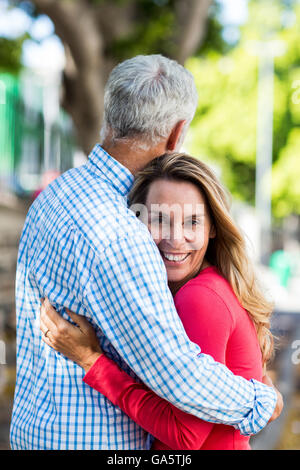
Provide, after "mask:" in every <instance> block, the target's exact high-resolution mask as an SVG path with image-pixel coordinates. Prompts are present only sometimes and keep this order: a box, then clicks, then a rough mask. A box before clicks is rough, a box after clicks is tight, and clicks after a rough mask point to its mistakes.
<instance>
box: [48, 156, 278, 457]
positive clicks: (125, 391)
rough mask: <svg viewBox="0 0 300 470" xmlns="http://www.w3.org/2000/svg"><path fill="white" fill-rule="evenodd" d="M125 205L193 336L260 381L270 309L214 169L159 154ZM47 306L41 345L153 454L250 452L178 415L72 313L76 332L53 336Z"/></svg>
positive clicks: (235, 435) (229, 435)
mask: <svg viewBox="0 0 300 470" xmlns="http://www.w3.org/2000/svg"><path fill="white" fill-rule="evenodd" d="M130 204H131V207H132V208H133V207H135V208H137V207H139V208H142V210H140V211H139V212H140V214H139V217H141V218H144V222H146V223H148V227H149V230H150V231H151V234H152V236H153V239H154V241H155V243H156V245H157V247H158V249H159V251H160V253H161V256H162V258H163V261H164V263H165V267H166V271H167V275H168V283H169V287H170V289H171V292H172V294H173V297H174V302H175V306H176V308H177V311H178V314H179V316H180V318H181V321H182V323H183V326H184V328H185V330H186V332H187V334H188V336H189V337H190V339H191V340H192V341H193V342H195V343H197V344H198V345H199V346H200V347H201V350H202V352H204V353H207V354H210V355H211V356H213V358H214V359H215V360H216V361H218V362H221V363H223V364H226V366H227V367H228V368H229V369H231V371H232V372H233V373H234V374H236V375H241V376H243V377H244V378H246V379H251V378H253V379H256V380H262V376H263V369H264V368H265V366H266V363H267V361H268V359H269V358H270V356H271V354H272V350H273V339H272V335H271V333H270V331H269V320H270V315H271V311H272V306H271V305H270V303H268V302H267V301H266V300H265V299H264V297H263V295H262V293H261V292H260V290H259V287H258V285H257V282H256V280H255V276H254V273H253V269H252V267H251V264H250V262H249V259H248V257H247V254H246V250H245V243H244V240H243V237H242V236H241V234H240V232H239V230H238V228H237V227H236V225H235V223H234V222H233V220H232V218H231V216H230V214H229V203H228V197H227V193H226V192H225V190H224V188H223V187H222V186H221V184H220V183H219V181H218V180H217V178H216V177H215V175H214V174H213V172H212V171H211V170H210V169H209V168H208V167H207V166H206V165H205V164H204V163H202V162H200V161H199V160H196V159H195V158H193V157H190V156H188V155H185V154H179V153H174V154H168V155H163V156H161V157H159V158H158V159H156V160H155V161H153V162H152V163H151V164H150V165H149V166H147V167H146V168H145V169H144V170H143V171H142V172H140V173H139V175H138V176H137V177H136V180H135V183H134V186H133V189H132V191H131V195H130ZM143 208H144V209H145V210H143ZM170 209H172V210H170ZM137 215H138V214H137ZM45 307H46V308H42V314H41V330H42V331H43V332H44V336H43V340H44V341H45V342H46V343H47V344H48V345H49V346H51V347H53V348H54V349H56V350H57V351H59V352H61V353H62V354H64V355H65V356H67V357H68V358H69V359H71V360H73V361H75V362H77V363H78V364H79V365H80V366H81V367H83V368H84V369H85V371H86V375H85V376H84V379H83V380H84V382H85V383H87V384H88V385H90V386H91V387H93V388H95V389H96V390H98V391H99V392H100V393H102V394H104V395H105V396H106V397H107V398H108V399H109V400H111V401H112V402H113V403H114V404H115V405H117V406H119V407H120V408H121V409H122V410H123V411H124V412H125V413H127V414H128V415H129V416H130V417H131V418H132V419H133V420H134V421H136V422H137V423H138V424H139V425H140V426H142V427H143V428H144V429H145V430H146V431H148V432H149V433H151V434H152V435H153V436H154V437H155V440H154V443H153V446H152V449H250V446H249V437H246V436H242V435H241V434H240V433H239V431H238V430H235V429H234V428H233V427H231V426H225V425H222V424H213V423H209V422H205V421H202V420H200V419H198V418H196V417H195V416H192V415H190V414H187V413H184V412H183V411H181V410H179V409H178V408H176V407H174V406H173V405H172V404H170V403H169V402H167V401H166V400H164V399H162V398H160V397H159V396H158V395H156V394H155V393H154V392H153V391H152V390H150V389H149V388H147V387H146V386H145V385H144V384H141V383H137V382H136V381H135V380H134V379H133V378H132V377H130V376H129V375H127V374H126V373H125V372H124V371H122V370H121V369H119V367H118V366H117V365H116V364H115V363H114V362H113V361H111V360H110V359H109V358H107V357H106V356H105V354H104V353H103V352H102V351H101V349H100V346H99V344H98V342H97V338H96V335H95V333H94V330H93V328H92V327H91V325H90V324H89V323H88V321H87V320H86V319H84V318H83V317H80V316H79V315H76V314H74V313H72V312H69V314H70V316H71V318H72V319H73V321H74V322H75V323H77V325H78V326H79V328H77V327H75V326H73V325H71V324H70V323H69V322H66V321H65V320H63V322H64V328H63V331H62V332H59V331H58V330H57V327H56V324H57V321H58V319H59V320H60V324H61V321H62V319H61V317H60V316H58V314H57V313H56V312H55V310H54V309H53V308H52V307H51V306H50V304H49V302H48V301H47V302H46V304H45ZM46 310H47V314H46ZM211 373H212V374H213V370H212V371H211Z"/></svg>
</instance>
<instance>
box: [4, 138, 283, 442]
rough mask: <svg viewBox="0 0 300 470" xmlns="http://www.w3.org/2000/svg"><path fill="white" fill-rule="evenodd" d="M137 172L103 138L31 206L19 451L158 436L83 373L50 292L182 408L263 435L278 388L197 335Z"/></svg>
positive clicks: (18, 392)
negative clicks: (45, 311) (44, 302)
mask: <svg viewBox="0 0 300 470" xmlns="http://www.w3.org/2000/svg"><path fill="white" fill-rule="evenodd" d="M132 183H133V175H132V174H131V173H130V172H129V170H128V169H126V168H125V167H124V166H123V165H121V164H120V163H119V162H117V161H116V160H115V159H113V158H112V157H111V156H110V155H108V154H107V153H106V152H105V151H104V150H103V149H102V148H101V147H100V145H96V146H95V148H94V149H93V151H92V152H91V155H90V157H89V160H88V162H87V163H86V164H85V165H83V166H81V167H79V168H73V169H71V170H69V171H67V172H66V173H64V174H63V175H62V176H60V177H59V178H58V179H56V180H55V181H54V182H53V183H52V184H51V185H50V186H48V188H47V189H46V190H45V191H43V193H42V194H41V195H40V196H39V197H38V198H37V199H36V201H35V202H34V203H33V205H32V206H31V208H30V210H29V213H28V215H27V219H26V222H25V226H24V229H23V233H22V237H21V241H20V248H19V257H18V266H17V279H16V311H17V381H16V389H15V399H14V407H13V415H12V423H11V433H10V434H11V435H10V438H11V447H12V449H147V448H148V446H149V445H150V444H149V442H151V439H150V440H149V439H147V437H148V436H147V433H146V432H145V431H144V430H143V429H141V428H140V427H139V426H138V425H137V424H136V423H134V422H133V421H132V420H131V419H130V418H129V417H128V416H127V415H125V414H124V413H123V412H122V411H121V410H120V409H119V408H118V407H116V406H114V405H113V404H112V403H111V402H110V401H109V400H108V399H107V398H106V397H104V396H102V395H101V394H100V393H98V392H97V391H95V390H93V389H92V388H90V387H89V386H87V385H86V384H85V383H84V382H83V381H82V378H83V376H84V371H83V369H81V368H80V367H79V366H78V365H76V364H75V363H73V362H72V361H70V360H68V359H66V358H65V357H64V356H63V355H61V354H60V353H57V352H56V351H55V350H53V349H52V348H50V347H49V346H47V345H46V344H45V343H44V342H43V341H42V340H41V331H40V329H39V316H40V298H41V297H44V296H48V297H49V299H50V301H51V303H52V304H53V305H54V306H55V307H56V309H57V310H58V311H59V312H60V313H61V314H62V315H63V316H64V317H65V318H68V316H67V314H66V313H65V309H64V308H65V307H67V308H69V309H71V310H73V311H75V312H77V313H79V314H81V315H85V316H86V317H87V318H88V319H89V320H90V321H91V323H92V324H93V325H94V327H95V329H96V331H97V335H98V338H99V341H100V344H101V347H102V348H103V350H104V351H105V353H106V354H107V356H108V357H110V358H111V359H113V360H114V361H116V362H117V363H118V365H119V366H120V367H121V368H122V369H124V370H125V371H126V372H128V373H129V374H130V375H131V376H133V377H135V378H136V379H137V380H141V381H143V382H144V383H145V384H147V385H148V386H149V387H150V388H151V389H153V390H154V391H155V392H156V393H157V394H158V395H160V396H161V397H163V398H165V399H167V400H168V401H170V402H172V403H173V404H174V405H176V406H177V407H178V408H181V409H182V410H185V411H187V412H189V413H192V414H194V415H196V416H198V417H199V418H203V419H204V420H207V421H213V422H216V423H226V424H233V425H235V426H236V427H238V428H239V429H240V430H241V432H242V433H243V434H252V433H256V432H258V431H259V430H260V429H261V428H263V427H264V426H265V424H266V423H267V421H268V420H269V418H270V416H271V414H272V411H273V409H274V406H275V403H276V394H275V393H274V391H273V390H272V389H271V388H269V387H267V386H265V385H263V384H260V383H258V382H256V381H254V380H253V381H247V380H245V379H243V378H241V377H236V376H234V375H233V374H232V373H231V372H230V371H229V370H228V369H227V368H226V367H225V366H223V365H221V364H219V363H216V362H215V361H214V360H213V359H212V358H211V357H210V356H207V355H204V354H202V353H201V351H200V348H199V346H197V345H195V344H194V343H192V342H191V341H190V340H189V338H188V337H187V335H186V333H185V330H184V328H183V326H182V323H181V321H180V319H179V317H178V315H177V312H176V309H175V307H174V303H173V298H172V295H171V293H170V291H169V289H168V285H167V276H166V270H165V266H164V264H163V261H162V259H161V257H160V254H159V251H158V249H157V247H156V245H155V243H154V242H153V240H152V238H151V236H150V233H149V231H148V229H147V227H146V226H145V225H143V224H142V223H141V222H140V221H139V220H138V219H137V218H136V217H135V215H134V213H133V212H132V211H131V210H130V209H129V208H128V204H127V196H128V193H129V190H130V188H131V186H132Z"/></svg>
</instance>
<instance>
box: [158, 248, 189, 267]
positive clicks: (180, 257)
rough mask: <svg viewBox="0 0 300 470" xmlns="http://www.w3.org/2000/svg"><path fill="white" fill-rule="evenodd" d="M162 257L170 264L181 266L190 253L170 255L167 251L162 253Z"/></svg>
mask: <svg viewBox="0 0 300 470" xmlns="http://www.w3.org/2000/svg"><path fill="white" fill-rule="evenodd" d="M161 254H162V257H163V259H164V260H165V261H167V262H168V263H172V264H173V265H174V264H181V263H184V261H185V260H186V259H187V258H188V256H190V253H176V254H175V253H168V252H165V251H161Z"/></svg>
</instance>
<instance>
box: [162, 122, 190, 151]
mask: <svg viewBox="0 0 300 470" xmlns="http://www.w3.org/2000/svg"><path fill="white" fill-rule="evenodd" d="M185 123H186V121H178V122H177V124H175V126H174V127H173V129H172V130H171V133H170V135H169V137H168V140H167V143H166V150H168V151H170V152H173V151H174V150H175V149H176V147H177V145H178V142H179V139H180V137H181V134H182V131H183V128H184V125H185Z"/></svg>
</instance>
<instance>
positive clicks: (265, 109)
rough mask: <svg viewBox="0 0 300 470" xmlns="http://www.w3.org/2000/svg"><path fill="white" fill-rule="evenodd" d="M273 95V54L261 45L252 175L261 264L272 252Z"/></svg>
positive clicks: (264, 262)
mask: <svg viewBox="0 0 300 470" xmlns="http://www.w3.org/2000/svg"><path fill="white" fill-rule="evenodd" d="M262 47H263V44H262ZM273 96H274V55H273V54H272V52H271V53H270V51H268V48H267V47H265V49H264V50H262V51H261V53H260V54H259V79H258V106H257V141H256V178H255V206H256V210H257V215H258V218H259V222H260V227H261V235H260V258H261V262H262V263H263V264H268V261H269V257H270V254H271V252H272V197H271V175H272V161H273V158H272V154H273V100H274V98H273Z"/></svg>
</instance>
